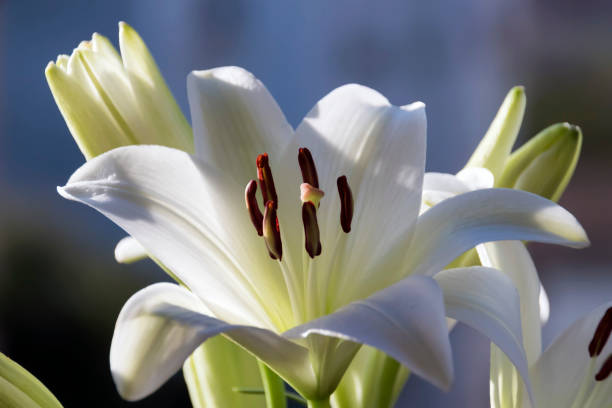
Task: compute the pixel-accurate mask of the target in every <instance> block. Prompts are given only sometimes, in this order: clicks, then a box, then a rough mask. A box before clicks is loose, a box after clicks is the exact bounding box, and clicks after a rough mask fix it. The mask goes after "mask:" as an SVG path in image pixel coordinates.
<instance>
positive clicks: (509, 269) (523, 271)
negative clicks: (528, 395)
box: [476, 241, 542, 366]
mask: <svg viewBox="0 0 612 408" xmlns="http://www.w3.org/2000/svg"><path fill="white" fill-rule="evenodd" d="M476 249H477V251H478V255H479V257H480V262H481V263H482V265H483V266H488V267H491V268H495V269H497V270H499V271H501V272H502V273H504V274H505V275H506V276H508V277H509V278H510V279H511V280H512V283H513V285H514V287H516V289H517V291H518V295H519V298H520V300H521V305H520V311H521V322H522V331H523V346H524V347H525V352H526V354H527V363H528V365H529V366H531V364H533V363H535V362H536V360H537V359H538V358H539V357H540V354H541V353H542V335H541V331H542V330H541V324H540V279H539V277H538V272H537V270H536V268H535V265H534V264H533V260H532V259H531V256H530V255H529V252H528V251H527V248H525V245H524V244H523V243H522V242H520V241H499V242H490V243H486V244H481V245H478V246H477V247H476Z"/></svg>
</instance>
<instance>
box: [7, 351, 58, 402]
mask: <svg viewBox="0 0 612 408" xmlns="http://www.w3.org/2000/svg"><path fill="white" fill-rule="evenodd" d="M0 406H1V407H24V408H62V404H60V403H59V401H58V400H57V399H56V398H55V397H54V396H53V394H51V391H49V390H48V389H47V387H45V386H44V385H43V383H41V382H40V381H39V380H38V379H36V377H34V376H33V375H32V374H30V373H29V372H28V371H27V370H26V369H25V368H23V367H21V366H20V365H19V364H17V363H16V362H14V361H13V360H11V359H10V358H8V357H7V356H5V355H4V354H2V353H0Z"/></svg>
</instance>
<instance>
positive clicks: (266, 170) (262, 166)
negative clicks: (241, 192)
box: [257, 153, 278, 209]
mask: <svg viewBox="0 0 612 408" xmlns="http://www.w3.org/2000/svg"><path fill="white" fill-rule="evenodd" d="M257 179H259V188H261V195H262V196H263V202H264V205H267V203H268V201H272V203H274V208H275V209H276V208H278V197H277V196H276V189H275V188H274V179H273V178H272V170H270V165H269V164H268V153H264V154H260V155H259V156H257Z"/></svg>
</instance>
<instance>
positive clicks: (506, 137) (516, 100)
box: [465, 86, 526, 179]
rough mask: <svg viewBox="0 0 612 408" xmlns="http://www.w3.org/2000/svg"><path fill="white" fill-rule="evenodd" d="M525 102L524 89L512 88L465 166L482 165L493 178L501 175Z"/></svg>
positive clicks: (519, 125)
mask: <svg viewBox="0 0 612 408" xmlns="http://www.w3.org/2000/svg"><path fill="white" fill-rule="evenodd" d="M525 104H526V98H525V89H524V88H523V87H522V86H515V87H514V88H512V89H511V90H510V92H508V95H506V98H505V99H504V102H503V103H502V105H501V107H500V108H499V111H498V112H497V115H495V119H493V122H491V125H490V126H489V130H487V133H486V134H485V135H484V137H483V138H482V140H481V141H480V144H479V145H478V147H477V148H476V150H474V153H473V154H472V157H470V160H469V161H468V163H467V164H466V166H465V167H484V168H486V169H489V170H490V171H491V173H493V176H495V179H497V178H498V177H499V176H500V175H501V173H502V170H503V168H504V164H505V162H506V160H507V159H508V156H509V155H510V151H511V150H512V145H514V142H515V141H516V137H517V135H518V132H519V129H520V128H521V123H522V122H523V114H524V113H525Z"/></svg>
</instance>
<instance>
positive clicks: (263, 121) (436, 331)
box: [59, 67, 587, 406]
mask: <svg viewBox="0 0 612 408" xmlns="http://www.w3.org/2000/svg"><path fill="white" fill-rule="evenodd" d="M188 91H189V101H190V107H191V117H192V120H193V127H194V143H195V151H196V153H195V155H190V154H188V153H185V152H183V151H179V150H176V149H172V148H167V147H161V146H130V147H122V148H118V149H114V150H112V151H110V152H107V153H104V154H102V155H100V156H98V157H96V158H94V159H92V160H90V161H89V162H88V163H86V164H85V165H84V166H83V167H81V168H80V169H79V170H77V171H76V172H75V173H74V174H73V176H72V177H71V178H70V179H69V181H68V183H67V184H66V186H64V187H61V188H59V192H60V194H62V195H63V196H64V197H66V198H69V199H72V200H76V201H80V202H82V203H85V204H87V205H90V206H92V207H93V208H95V209H97V210H98V211H100V212H101V213H103V214H104V215H106V216H107V217H109V218H110V219H111V220H113V221H114V222H116V223H117V224H118V225H120V226H121V227H122V228H123V229H125V230H126V231H127V232H128V234H130V235H131V236H132V237H134V238H135V239H136V240H137V241H138V242H139V244H140V245H142V247H143V248H144V249H145V250H146V252H147V253H149V254H151V256H153V257H154V258H156V259H157V260H158V261H159V262H160V263H162V264H163V265H165V267H166V268H168V270H170V271H171V272H172V273H173V274H174V275H175V276H176V277H177V278H178V279H179V280H180V282H182V283H183V284H184V286H185V287H182V286H178V285H174V284H169V283H159V284H155V285H152V286H150V287H148V288H145V289H143V290H142V291H140V292H138V293H136V294H135V295H134V296H133V297H132V298H131V299H130V300H129V301H128V302H127V303H126V305H125V306H124V308H123V310H122V312H121V314H120V316H119V318H118V322H117V326H116V330H115V335H114V338H113V344H112V348H111V370H112V373H113V377H114V379H115V382H116V384H117V387H118V389H119V391H120V393H121V394H122V396H124V397H125V398H127V399H139V398H142V397H145V396H146V395H148V394H150V393H151V392H153V391H154V390H156V389H157V388H158V387H159V386H160V385H161V384H162V383H163V382H165V381H166V380H167V379H168V378H169V377H170V376H171V375H172V374H174V373H175V372H176V371H177V370H178V369H180V367H181V365H182V364H183V361H184V360H185V359H186V358H187V357H188V356H189V355H190V354H191V352H192V351H193V350H194V349H195V348H196V347H197V346H198V345H199V344H200V343H201V342H203V341H205V340H206V339H207V338H209V337H211V336H215V335H217V334H220V333H224V335H225V336H227V337H229V338H230V339H232V340H233V341H235V342H236V343H238V344H239V345H241V346H242V347H244V348H245V349H247V350H248V351H250V352H251V353H252V354H254V355H255V356H257V357H258V358H259V359H261V360H262V361H264V362H265V363H266V364H267V365H268V366H269V367H270V368H272V369H273V370H274V371H276V372H277V373H278V374H279V375H281V376H282V377H283V378H284V379H285V380H286V381H287V382H289V383H290V384H291V385H292V386H293V387H294V388H295V389H296V390H297V391H298V392H300V393H301V394H302V395H303V396H304V397H305V398H307V399H308V400H309V404H310V405H312V406H317V404H319V405H322V406H325V405H326V404H327V403H328V402H327V400H328V397H329V395H330V393H331V392H333V390H334V389H335V388H336V386H337V384H338V382H339V380H340V378H341V377H342V375H343V373H344V371H345V370H346V368H347V366H348V364H349V363H350V361H351V359H352V358H353V356H354V354H355V353H356V352H357V350H358V349H359V345H360V344H368V345H370V346H373V347H376V348H378V349H380V350H382V351H384V352H385V353H387V354H388V355H390V356H392V357H393V358H395V359H397V360H398V361H399V362H401V363H402V364H404V365H405V366H406V367H408V368H409V369H410V370H411V371H412V372H414V373H416V374H418V375H420V376H423V377H424V378H426V379H428V380H429V381H431V382H433V383H434V384H436V385H438V386H440V387H442V388H447V387H448V386H449V384H450V383H451V381H452V377H453V373H452V360H451V352H450V345H449V341H448V332H447V326H446V320H445V314H448V315H449V316H451V317H454V318H457V319H459V320H464V321H468V322H469V323H470V324H471V325H472V326H474V327H476V328H477V329H479V330H481V331H482V332H483V333H484V334H486V335H488V336H489V337H490V338H491V339H492V340H493V341H494V342H496V344H498V345H499V346H500V348H501V349H502V350H504V352H506V353H507V354H508V355H509V356H510V357H511V358H512V361H513V362H515V363H516V364H517V365H519V366H521V364H522V365H525V363H524V362H521V361H517V359H520V356H521V355H522V354H523V353H522V337H521V329H520V316H519V315H518V297H517V296H514V297H512V296H510V297H511V298H508V296H489V295H490V294H489V295H486V292H485V291H480V292H479V291H475V290H473V287H474V285H475V284H480V285H485V286H486V287H487V288H491V289H492V290H495V289H494V288H496V287H501V286H503V287H504V288H505V289H504V291H502V292H500V293H504V294H507V293H512V290H506V289H507V288H508V287H510V288H511V286H512V284H511V282H510V281H509V280H508V279H506V278H505V277H504V276H503V275H501V274H500V273H499V272H497V271H494V270H491V269H487V268H465V269H457V270H450V271H445V272H444V274H443V275H440V276H439V277H438V278H437V282H438V284H439V285H438V284H437V283H436V281H434V280H433V279H432V278H430V277H429V276H432V275H434V274H436V273H437V272H439V271H441V270H442V269H443V268H444V267H445V266H446V265H447V264H448V263H449V262H450V261H452V260H453V259H454V258H456V257H457V256H458V255H460V254H461V253H463V252H464V251H466V250H468V249H470V248H472V247H474V246H475V245H476V244H479V243H482V242H488V241H492V240H500V239H525V240H533V241H545V242H552V243H558V244H563V245H570V246H576V247H580V246H584V245H585V244H586V243H587V238H586V235H585V233H584V231H583V230H582V228H581V227H580V225H579V224H578V222H577V221H576V220H575V218H574V217H573V216H572V215H571V214H569V213H568V212H567V211H565V210H564V209H562V208H561V207H559V206H557V205H556V204H554V203H552V202H550V201H548V200H544V199H542V198H539V197H537V196H535V195H532V194H529V193H523V192H518V191H512V190H495V189H488V190H481V191H475V192H470V193H467V194H463V195H461V196H458V197H455V198H451V199H448V200H446V201H444V202H443V203H441V204H439V205H436V206H435V207H434V208H432V209H431V210H429V211H427V212H426V213H425V214H423V215H422V216H420V217H419V216H418V213H419V207H420V202H421V189H422V183H423V174H424V162H425V134H426V120H425V111H424V105H423V104H421V103H415V104H411V105H407V106H403V107H395V106H392V105H390V104H389V102H388V101H387V100H386V99H385V98H384V97H383V96H382V95H380V94H378V93H377V92H375V91H373V90H371V89H369V88H366V87H362V86H358V85H347V86H343V87H341V88H338V89H336V90H335V91H333V92H331V93H330V94H329V95H327V96H326V97H325V98H323V99H322V100H321V101H320V102H319V103H317V105H315V107H314V108H313V109H312V110H311V112H310V113H309V114H308V115H307V116H306V118H305V119H304V120H303V122H302V124H301V125H300V126H299V127H298V129H297V130H296V131H295V132H294V131H293V129H292V128H291V127H290V126H289V125H288V123H287V121H286V120H285V117H284V115H283V114H282V112H281V111H280V109H279V108H278V106H277V105H276V103H275V101H274V99H273V98H272V97H271V95H270V94H269V93H268V92H267V90H266V89H265V87H264V86H263V85H262V84H261V82H259V81H258V80H257V79H255V78H254V77H253V76H252V75H251V74H250V73H248V72H246V71H244V70H242V69H240V68H236V67H227V68H218V69H214V70H210V71H201V72H194V73H192V74H191V75H190V76H189V78H188ZM305 148H308V149H305ZM265 152H267V154H265ZM256 159H257V160H256ZM300 170H301V173H300ZM253 179H257V180H258V182H259V187H260V190H261V191H262V195H263V201H262V202H261V204H262V206H261V207H260V205H259V203H258V201H259V200H258V198H257V196H256V189H257V187H256V186H257V184H256V182H255V181H254V180H253ZM245 186H247V188H246V203H247V206H246V207H247V208H245V204H244V203H245ZM300 188H301V191H302V194H301V195H300V194H299V192H300ZM336 188H337V189H338V191H337V192H336V191H334V190H336ZM323 191H325V192H326V193H327V194H325V196H324V197H323ZM260 208H263V209H264V211H263V214H262V211H261V210H260ZM353 213H354V217H353ZM414 275H422V276H414ZM423 275H424V276H423ZM441 288H442V289H441Z"/></svg>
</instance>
